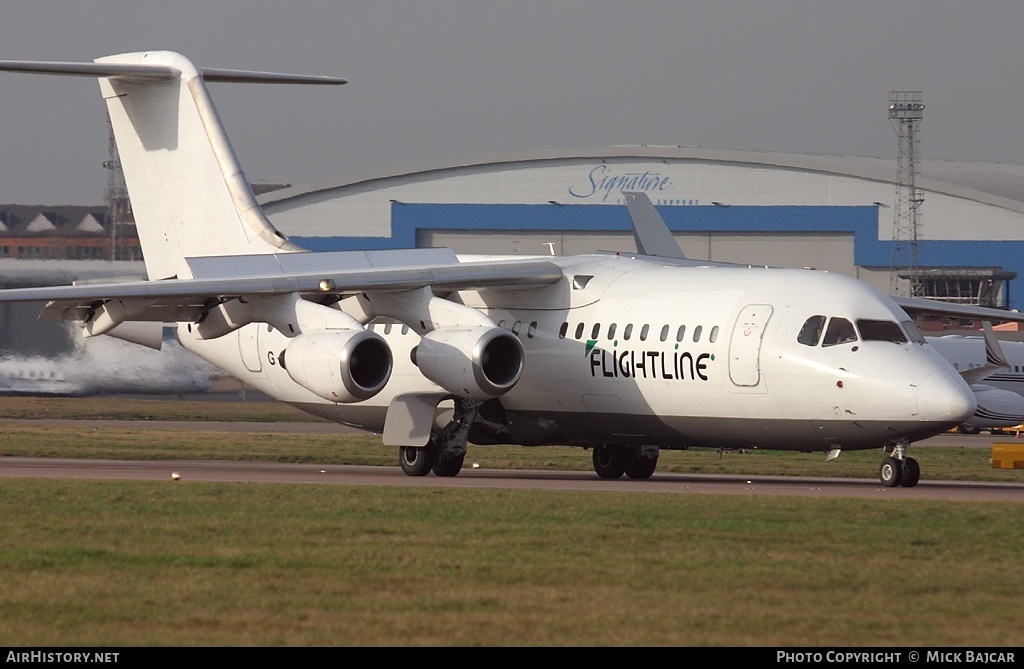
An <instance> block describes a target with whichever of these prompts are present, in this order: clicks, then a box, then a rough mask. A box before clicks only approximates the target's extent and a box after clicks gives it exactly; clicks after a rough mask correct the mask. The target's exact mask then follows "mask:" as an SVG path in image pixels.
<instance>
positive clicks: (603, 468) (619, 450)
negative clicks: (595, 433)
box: [594, 444, 630, 479]
mask: <svg viewBox="0 0 1024 669" xmlns="http://www.w3.org/2000/svg"><path fill="white" fill-rule="evenodd" d="M629 459H630V453H629V451H628V450H627V449H626V447H624V446H620V445H618V444H601V445H600V446H595V447H594V471H595V472H597V475H598V476H600V477H601V478H603V479H617V478H621V477H622V475H623V474H625V473H626V465H627V464H628V463H629Z"/></svg>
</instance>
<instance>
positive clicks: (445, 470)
mask: <svg viewBox="0 0 1024 669" xmlns="http://www.w3.org/2000/svg"><path fill="white" fill-rule="evenodd" d="M465 459H466V454H465V453H463V454H462V455H460V456H459V457H457V458H449V459H447V460H438V461H437V462H435V463H434V467H433V470H434V474H435V475H437V476H458V474H459V472H460V471H462V463H463V462H464V461H465Z"/></svg>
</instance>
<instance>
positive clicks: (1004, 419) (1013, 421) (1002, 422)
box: [966, 383, 1024, 427]
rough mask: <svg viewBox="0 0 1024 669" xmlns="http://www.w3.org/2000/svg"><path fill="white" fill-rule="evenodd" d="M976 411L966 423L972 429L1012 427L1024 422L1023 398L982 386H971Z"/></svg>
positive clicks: (1005, 391) (1007, 391)
mask: <svg viewBox="0 0 1024 669" xmlns="http://www.w3.org/2000/svg"><path fill="white" fill-rule="evenodd" d="M971 390H973V391H974V397H975V399H976V400H977V402H978V409H977V410H976V411H975V412H974V415H973V416H971V417H970V418H969V419H968V420H967V421H966V424H967V425H973V426H974V427H1013V426H1014V425H1020V424H1021V423H1022V422H1024V397H1021V396H1020V395H1018V394H1017V393H1015V392H1013V391H1010V390H1003V389H1001V388H994V387H992V386H986V385H984V384H978V383H976V384H974V385H972V386H971Z"/></svg>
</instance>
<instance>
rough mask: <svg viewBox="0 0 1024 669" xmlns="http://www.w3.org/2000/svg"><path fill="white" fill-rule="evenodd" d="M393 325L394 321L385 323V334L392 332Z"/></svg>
mask: <svg viewBox="0 0 1024 669" xmlns="http://www.w3.org/2000/svg"><path fill="white" fill-rule="evenodd" d="M392 325H394V324H393V323H385V324H384V334H386V335H387V334H391V327H392Z"/></svg>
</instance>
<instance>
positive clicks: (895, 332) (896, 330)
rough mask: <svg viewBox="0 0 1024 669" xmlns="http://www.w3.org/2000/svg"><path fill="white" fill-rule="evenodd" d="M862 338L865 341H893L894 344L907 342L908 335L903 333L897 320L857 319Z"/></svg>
mask: <svg viewBox="0 0 1024 669" xmlns="http://www.w3.org/2000/svg"><path fill="white" fill-rule="evenodd" d="M857 329H858V330H860V338H861V339H863V340H864V341H891V342H893V343H894V344H906V343H907V335H906V334H904V333H903V330H901V329H900V326H899V324H898V323H896V321H870V320H867V319H864V318H862V319H860V320H858V321H857Z"/></svg>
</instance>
